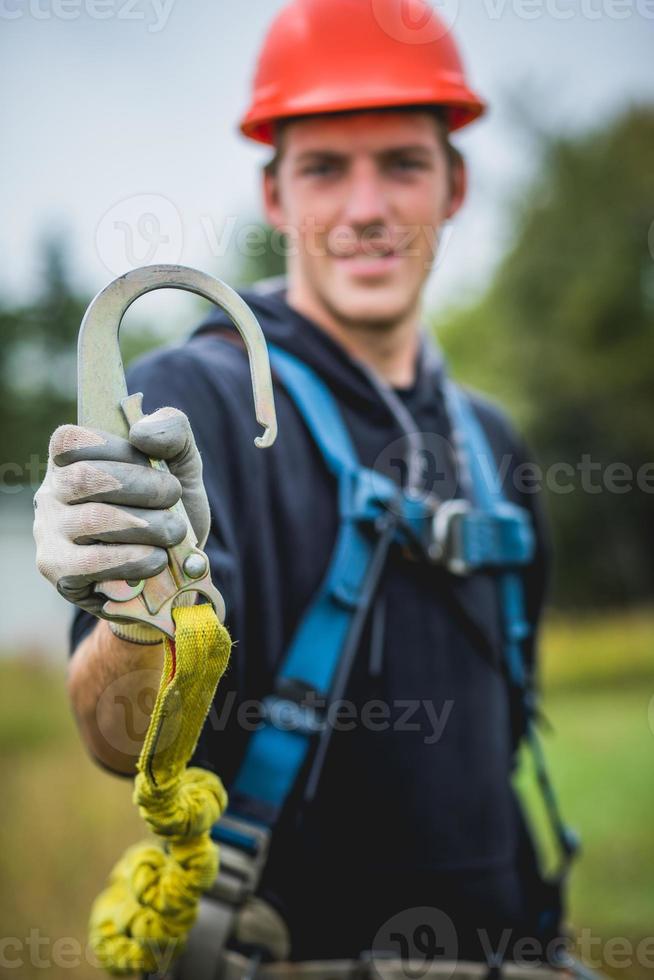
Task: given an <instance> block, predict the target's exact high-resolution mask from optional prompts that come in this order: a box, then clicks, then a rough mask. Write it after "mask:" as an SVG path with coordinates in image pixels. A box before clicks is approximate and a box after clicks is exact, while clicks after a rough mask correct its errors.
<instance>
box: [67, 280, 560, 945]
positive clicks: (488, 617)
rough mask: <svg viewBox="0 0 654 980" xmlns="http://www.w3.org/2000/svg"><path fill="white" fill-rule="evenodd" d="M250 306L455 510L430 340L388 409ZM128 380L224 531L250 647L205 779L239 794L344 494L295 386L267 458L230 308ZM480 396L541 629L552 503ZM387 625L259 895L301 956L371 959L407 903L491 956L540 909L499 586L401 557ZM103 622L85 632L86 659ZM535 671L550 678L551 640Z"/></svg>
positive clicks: (210, 736)
mask: <svg viewBox="0 0 654 980" xmlns="http://www.w3.org/2000/svg"><path fill="white" fill-rule="evenodd" d="M243 295H244V298H245V299H246V300H247V302H248V303H250V305H251V306H252V307H253V309H254V311H255V313H256V314H257V316H258V318H259V320H260V322H261V325H262V327H263V330H264V333H265V335H266V337H267V338H268V339H269V340H270V341H273V342H274V343H276V344H277V345H279V346H281V347H284V348H286V349H288V350H289V351H291V352H292V353H294V354H296V355H297V356H299V357H300V358H302V359H303V360H305V361H306V362H307V363H308V364H309V365H310V366H311V367H313V368H314V369H315V370H316V371H317V372H318V373H319V374H320V376H321V377H322V378H323V379H324V380H325V381H326V383H327V384H328V386H329V388H330V390H331V392H332V393H333V395H334V396H335V397H336V399H337V401H338V404H339V406H340V409H341V411H342V413H343V416H344V419H345V422H346V424H347V427H348V429H349V431H350V433H351V435H352V438H353V440H354V443H355V446H356V448H357V450H358V453H359V456H360V459H361V462H362V463H363V464H365V465H366V466H375V465H376V466H382V467H384V468H385V471H386V472H388V473H389V475H392V476H393V477H394V478H395V479H396V480H398V481H400V482H401V481H402V480H404V479H405V478H406V474H407V469H408V461H407V460H406V458H405V457H406V452H407V446H408V445H409V444H410V442H411V440H408V439H407V436H406V433H405V431H404V430H403V427H402V426H406V422H407V419H408V420H409V421H410V422H411V426H412V427H413V428H414V429H415V430H416V431H418V432H420V433H422V434H423V436H422V438H423V442H424V444H425V445H426V446H427V447H429V450H430V451H431V455H429V453H428V454H427V457H425V458H427V460H428V465H427V467H426V469H427V471H428V477H427V478H428V479H429V480H430V481H431V485H430V486H429V489H430V490H432V491H434V492H435V493H436V494H437V495H438V496H440V497H442V498H449V497H452V496H456V495H458V490H457V479H456V472H455V466H454V463H453V456H452V453H451V452H450V451H449V448H448V447H449V441H448V440H449V437H450V429H449V421H448V418H447V416H446V412H445V407H444V400H443V389H442V385H443V379H444V375H443V367H442V364H441V362H440V360H439V359H438V358H437V357H435V356H433V352H432V351H431V349H430V347H429V344H428V343H427V342H425V344H424V345H423V349H422V351H421V355H420V357H419V361H418V365H417V376H416V380H415V383H414V384H413V385H412V386H411V387H410V388H407V389H394V390H392V391H391V392H390V393H388V392H387V393H386V394H384V392H383V391H381V390H380V387H379V385H378V384H375V383H374V379H372V378H371V376H370V374H369V372H367V371H366V370H365V369H364V368H363V367H362V366H361V365H359V364H357V363H356V362H354V361H353V360H352V359H350V357H349V356H348V355H347V354H346V353H345V352H344V350H343V349H342V348H341V347H340V346H339V345H337V344H336V343H335V342H334V341H332V340H331V339H330V338H329V337H328V336H327V335H326V334H325V333H324V332H323V331H321V330H320V329H319V328H318V327H317V326H316V325H314V324H313V323H311V322H310V321H308V320H307V319H306V318H304V317H302V316H301V315H299V314H298V313H296V312H295V311H293V310H292V309H291V308H289V306H288V305H287V304H286V302H285V298H284V294H283V292H281V291H280V292H273V293H269V294H261V295H259V294H257V293H255V292H248V293H244V294H243ZM235 340H236V342H235ZM128 381H129V387H130V390H131V391H137V390H140V391H143V393H144V411H146V412H150V411H154V410H155V409H156V408H158V407H160V406H162V405H174V406H176V407H178V408H180V409H182V410H183V411H184V412H186V413H187V415H188V416H189V418H190V421H191V425H192V427H193V431H194V433H195V438H196V442H197V445H198V447H199V449H200V452H201V454H202V458H203V465H204V480H205V484H206V489H207V494H208V498H209V503H210V506H211V513H212V527H211V533H210V537H209V540H208V543H207V553H208V555H209V557H210V560H211V566H212V574H213V580H214V582H215V584H216V585H217V587H218V588H219V589H220V591H221V592H222V593H223V595H224V597H225V600H226V605H227V620H226V622H227V625H228V627H229V629H230V632H231V634H232V637H233V638H234V640H236V641H237V643H236V645H235V647H234V650H233V653H232V660H231V665H230V668H229V670H228V673H227V674H226V676H225V677H224V679H223V680H222V682H221V684H220V687H219V690H218V692H217V695H216V699H215V702H214V707H213V709H212V712H211V714H210V716H209V718H208V720H207V722H206V724H205V727H204V730H203V733H202V736H201V738H200V741H199V743H198V747H197V749H196V752H195V755H194V758H193V763H194V764H196V765H201V766H205V767H206V768H209V769H213V770H214V771H216V772H217V773H218V774H219V775H220V776H221V778H222V779H223V781H224V782H225V784H226V786H227V787H228V788H229V785H230V782H231V781H232V780H233V778H234V776H235V774H236V772H237V771H238V766H239V762H240V760H241V758H242V755H243V751H244V748H245V745H246V742H247V738H248V736H249V732H250V731H251V721H249V719H250V720H251V719H252V718H253V717H254V709H253V706H252V705H249V706H248V704H247V702H249V701H258V700H260V699H262V698H264V697H265V696H266V695H267V694H269V693H270V692H271V691H272V688H273V680H274V676H275V670H276V667H277V666H278V665H279V663H280V660H281V658H282V656H283V653H284V651H285V649H286V647H287V645H288V643H289V640H290V638H291V636H292V634H293V631H294V628H295V626H296V625H297V623H298V620H299V618H300V616H301V614H302V612H303V611H304V609H305V608H306V606H307V604H308V602H309V600H310V599H311V597H312V595H313V594H314V592H315V590H316V589H317V587H318V585H319V583H320V581H321V579H322V577H323V574H324V572H325V570H326V567H327V565H328V562H329V559H330V556H331V551H332V547H333V544H334V540H335V535H336V530H337V525H338V515H337V500H336V494H335V485H334V481H333V479H332V477H331V476H330V475H329V473H328V472H327V470H326V467H325V465H324V462H323V460H322V458H321V456H320V454H319V452H318V451H317V449H316V447H315V445H314V443H313V441H312V439H311V437H310V435H309V433H308V431H307V430H306V428H305V426H304V424H303V422H302V421H301V419H300V417H299V415H298V413H297V411H296V409H295V407H294V405H293V404H292V402H291V400H290V399H289V397H288V395H287V394H286V392H285V391H284V389H283V388H282V387H281V385H280V384H278V383H276V384H275V398H276V407H277V415H278V422H279V436H278V439H277V442H276V443H275V445H274V446H273V447H272V448H271V449H268V450H260V449H257V448H256V447H255V446H254V444H253V439H254V437H255V435H257V434H258V433H259V427H258V425H257V423H256V420H255V417H254V411H253V403H252V394H251V389H250V376H249V367H248V361H247V356H246V354H245V350H244V348H243V347H242V345H241V344H240V343H239V342H238V338H237V335H236V333H235V331H234V329H233V327H231V326H229V325H228V321H227V320H226V318H225V317H224V316H223V315H222V314H221V313H220V312H219V311H216V312H215V313H214V314H213V315H212V316H211V317H210V319H209V320H207V321H206V322H205V323H204V324H203V325H202V326H201V327H200V328H199V330H197V331H196V332H195V334H194V335H193V336H192V337H191V338H190V340H188V341H187V342H185V343H184V344H182V345H180V346H176V347H172V348H166V349H162V350H158V351H156V352H155V353H152V354H149V355H148V356H146V357H145V358H143V359H141V360H140V361H139V362H138V363H137V364H136V365H135V366H133V367H132V369H131V370H130V372H129V377H128ZM473 398H474V406H475V411H476V413H477V415H478V417H479V420H480V422H481V424H482V426H483V428H484V430H485V431H486V434H487V437H488V439H489V442H490V445H491V447H492V451H493V453H494V455H495V458H496V461H497V463H498V466H499V467H500V468H501V472H502V473H503V474H504V484H503V485H504V491H505V494H506V495H507V497H508V498H509V499H510V500H513V501H514V502H516V503H518V504H521V505H522V506H525V507H527V508H528V509H529V510H530V511H531V512H532V514H533V516H534V520H535V525H536V532H537V551H536V557H535V560H534V561H533V563H532V565H530V566H529V567H528V568H527V569H526V570H525V571H524V574H523V577H524V581H525V587H526V595H527V606H528V614H529V618H530V621H531V623H532V626H533V628H534V629H535V628H536V624H537V620H538V617H539V614H540V610H541V606H542V602H543V594H544V588H545V581H546V577H547V565H548V557H547V556H548V545H547V542H546V535H545V533H544V530H543V518H542V514H541V508H540V504H539V499H538V495H537V494H535V493H526V494H521V493H519V492H518V491H517V489H516V487H515V486H514V481H513V479H512V475H513V473H514V471H515V469H516V467H517V466H519V465H520V464H521V463H524V462H525V461H526V460H527V459H528V454H527V453H526V450H525V447H524V445H523V443H522V442H521V441H520V439H519V438H518V437H517V436H516V435H515V433H514V432H513V430H512V428H511V427H510V425H509V424H508V422H507V420H506V418H505V417H504V416H503V414H502V413H501V412H500V411H499V410H498V409H497V408H496V407H495V406H494V405H491V404H490V403H489V402H487V401H485V400H482V399H480V398H479V397H477V396H473ZM407 413H408V414H407ZM425 440H426V441H425ZM375 608H376V613H375V616H374V617H370V621H369V623H368V626H367V628H366V630H365V631H364V635H363V638H362V641H361V645H360V649H359V651H358V656H357V659H356V662H355V665H354V668H353V672H352V676H351V679H350V683H349V686H348V690H347V693H346V700H347V702H348V704H347V705H346V706H344V707H343V709H342V714H341V716H340V719H339V723H338V724H337V725H336V730H335V732H334V735H333V738H332V742H331V747H330V750H329V753H328V756H327V760H326V763H325V767H324V770H323V774H322V778H321V782H320V786H319V790H318V793H317V795H316V797H315V799H314V801H313V803H312V804H311V806H310V807H309V808H308V810H306V811H304V812H302V814H301V819H298V814H297V812H296V809H295V800H294V799H293V800H291V803H290V805H289V807H288V810H287V813H286V814H285V815H284V817H283V819H282V822H281V825H280V826H279V828H278V830H277V831H276V834H275V839H274V842H273V847H272V853H271V858H270V861H269V863H268V866H267V870H266V873H265V876H264V880H263V884H262V889H261V891H262V894H263V895H265V896H266V897H267V898H268V899H270V900H271V901H273V902H274V903H275V904H276V905H277V907H278V908H280V909H281V910H282V911H283V913H284V915H285V916H286V918H287V921H288V924H289V926H290V928H291V932H292V937H293V957H294V958H296V959H301V958H315V957H324V956H335V957H339V956H345V955H350V954H354V953H356V952H357V951H358V950H360V949H366V948H370V946H371V945H372V941H373V938H374V935H375V933H376V931H377V929H378V928H379V927H380V926H381V925H382V923H383V922H384V921H385V920H386V919H387V918H388V917H389V916H391V915H392V914H393V913H394V912H397V911H399V910H400V909H402V908H405V907H407V904H408V905H413V906H418V905H425V904H431V905H437V906H438V907H439V908H441V909H444V910H445V911H446V912H447V914H449V915H451V916H453V917H455V918H456V921H457V928H458V929H459V939H460V945H461V946H462V948H463V949H464V950H468V955H475V950H474V948H473V945H474V943H473V939H471V938H470V937H471V936H473V934H474V932H475V930H476V929H478V928H479V927H482V928H484V927H487V928H493V929H495V928H500V927H502V928H505V927H509V928H512V927H513V928H519V927H520V920H521V916H522V915H523V912H524V908H523V906H524V896H523V893H522V890H521V889H522V882H521V871H520V869H518V867H517V858H516V854H517V847H518V835H519V828H518V822H519V821H518V817H517V814H516V808H515V801H514V798H513V795H512V791H511V788H510V773H511V769H512V763H513V756H514V751H515V746H516V738H517V733H518V729H519V719H518V716H517V713H516V712H515V711H514V707H515V706H513V705H512V702H511V698H510V697H509V693H508V686H507V682H506V678H505V676H504V671H503V663H502V638H501V630H500V617H499V607H498V598H497V586H496V582H495V580H494V578H493V576H492V574H486V573H477V574H475V575H473V576H470V577H468V578H461V577H456V576H454V575H452V574H450V573H448V572H446V571H444V570H443V569H442V568H440V567H437V566H434V565H432V564H428V563H427V562H426V561H417V560H411V559H409V558H408V557H407V556H406V554H405V553H403V552H402V551H401V550H400V548H399V547H396V548H393V550H392V551H391V554H390V557H389V560H388V563H387V567H386V569H385V572H384V575H383V578H382V582H381V587H380V590H379V596H378V599H377V602H376V604H375ZM92 623H93V620H92V618H91V617H90V616H89V615H88V614H86V613H83V612H79V613H78V614H77V616H76V619H75V622H74V625H73V635H72V645H73V648H74V647H75V646H76V644H77V643H78V642H79V640H80V639H81V637H82V636H83V635H84V633H85V632H86V631H87V630H88V629H89V628H90V627H91V625H92ZM526 655H527V658H528V660H529V661H531V660H533V642H532V643H531V644H530V645H529V646H528V648H527V650H526ZM248 707H249V708H250V709H251V710H250V711H248V710H247V709H248Z"/></svg>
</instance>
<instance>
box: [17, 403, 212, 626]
mask: <svg viewBox="0 0 654 980" xmlns="http://www.w3.org/2000/svg"><path fill="white" fill-rule="evenodd" d="M147 456H150V457H152V458H153V459H164V460H166V462H167V464H168V467H169V469H170V473H165V472H161V471H160V470H155V469H154V468H153V467H151V466H150V465H149V464H148V461H147V459H146V457H147ZM180 497H181V499H182V502H183V504H184V507H185V508H186V513H187V514H188V517H189V520H190V522H191V524H192V526H193V530H194V531H195V534H196V536H197V539H198V545H199V547H200V548H202V547H204V544H205V542H206V540H207V536H208V534H209V525H210V513H209V503H208V501H207V495H206V491H205V489H204V484H203V483H202V460H201V459H200V454H199V452H198V450H197V447H196V445H195V440H194V438H193V433H192V431H191V426H190V424H189V421H188V418H187V417H186V415H184V413H183V412H180V411H179V410H178V409H175V408H160V409H158V411H156V412H153V413H152V415H146V416H144V417H143V418H142V419H140V420H139V421H138V422H136V423H135V424H134V425H133V426H132V427H131V428H130V432H129V441H127V440H125V439H122V438H120V437H118V436H114V435H108V434H107V433H103V432H100V431H98V430H95V429H88V428H84V427H82V426H77V425H62V426H60V427H59V428H58V429H56V430H55V431H54V433H53V434H52V438H51V439H50V448H49V456H48V468H47V472H46V475H45V479H44V481H43V483H42V484H41V486H40V487H39V489H38V490H37V492H36V495H35V497H34V506H35V517H34V538H35V541H36V551H37V567H38V569H39V571H40V572H41V574H42V575H43V576H44V577H45V578H46V579H48V581H49V582H52V584H53V585H54V586H55V587H56V589H57V591H58V592H60V593H61V595H63V596H64V597H65V598H66V599H68V600H69V601H70V602H73V603H75V604H76V605H78V606H81V607H82V608H83V609H86V610H88V611H89V612H91V613H93V614H94V615H96V616H102V604H103V601H104V600H103V597H102V596H100V595H98V594H97V593H96V592H94V591H93V588H94V585H95V583H96V582H103V581H107V580H111V579H130V580H134V579H136V580H138V579H142V578H149V577H151V576H153V575H156V574H158V572H160V571H162V570H163V569H164V568H165V567H166V564H167V555H166V551H165V549H166V548H169V547H170V546H171V545H174V544H178V543H179V542H180V541H181V540H182V539H183V537H184V535H185V533H186V527H185V525H184V521H183V520H182V519H181V518H180V517H179V516H178V515H176V514H173V513H171V512H170V511H169V510H167V508H169V507H171V506H172V505H173V504H174V503H176V502H177V501H178V500H179V499H180ZM186 596H188V598H186ZM181 598H184V599H185V601H187V602H188V601H193V593H185V594H184V596H182V597H181ZM111 628H112V629H113V631H114V633H116V634H117V635H118V636H120V637H122V638H124V639H130V640H132V641H134V642H139V643H156V642H159V641H160V640H161V639H162V634H161V633H160V632H159V631H158V630H156V629H154V627H152V626H147V625H145V624H144V625H140V624H130V625H125V624H122V623H121V624H118V623H111Z"/></svg>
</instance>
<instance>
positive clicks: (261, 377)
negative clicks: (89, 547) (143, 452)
mask: <svg viewBox="0 0 654 980" xmlns="http://www.w3.org/2000/svg"><path fill="white" fill-rule="evenodd" d="M155 289H184V290H186V291H187V292H191V293H197V295H198V296H203V297H204V298H205V299H208V300H211V302H213V303H215V304H216V305H217V306H219V307H221V309H223V310H224V311H225V312H226V313H227V315H228V316H229V318H230V319H231V320H232V322H233V324H234V326H235V327H236V329H237V330H238V332H239V333H240V335H241V337H242V338H243V341H244V343H245V347H246V350H247V353H248V358H249V362H250V376H251V380H252V392H253V395H254V407H255V414H256V418H257V421H258V422H259V424H260V425H262V426H263V430H264V431H263V433H262V434H261V435H259V436H257V437H256V438H255V440H254V441H255V444H256V445H257V446H259V447H260V448H266V447H268V446H271V445H272V444H273V442H274V441H275V438H276V436H277V418H276V414H275V402H274V397H273V387H272V379H271V376H270V362H269V359H268V350H267V347H266V341H265V338H264V335H263V332H262V330H261V327H260V326H259V323H258V321H257V319H256V317H255V315H254V313H253V312H252V310H251V309H250V307H249V306H248V305H247V303H245V301H244V300H242V299H241V297H240V296H239V295H238V293H236V292H234V290H233V289H231V288H230V287H229V286H228V285H226V283H224V282H221V281H220V280H219V279H215V278H214V277H213V276H209V275H207V274H206V273H204V272H199V271H198V270H196V269H190V268H188V267H186V266H182V265H146V266H143V267H142V268H140V269H133V270H132V271H131V272H128V273H126V275H124V276H119V277H118V278H117V279H114V280H113V282H110V283H109V285H108V286H106V287H105V288H104V289H103V290H101V292H99V293H98V295H97V296H96V297H95V299H93V300H92V301H91V303H90V304H89V307H88V309H87V311H86V313H85V315H84V319H83V320H82V325H81V327H80V332H79V341H78V348H77V416H78V422H79V424H80V425H83V426H87V427H90V428H95V429H101V430H102V431H103V432H107V433H111V434H113V435H117V436H122V437H123V438H125V439H126V438H127V437H128V435H129V429H130V426H131V425H133V424H134V422H137V421H138V420H139V419H140V418H142V417H143V411H142V407H141V404H142V399H143V395H142V394H141V393H140V392H139V393H137V394H134V395H128V393H127V383H126V381H125V371H124V368H123V360H122V357H121V353H120V345H119V333H120V324H121V321H122V319H123V316H124V315H125V312H126V311H127V310H128V309H129V307H130V306H131V305H132V303H133V302H134V301H135V300H136V299H138V298H139V296H143V295H144V293H149V292H152V291H153V290H155ZM150 465H151V466H153V467H154V468H155V469H159V470H167V469H168V467H167V465H166V463H165V462H164V461H163V460H154V459H151V460H150ZM171 510H173V511H175V512H176V513H178V514H179V515H180V516H181V517H182V518H183V519H184V521H185V523H186V528H187V531H186V536H185V538H184V540H183V541H182V542H180V544H177V545H174V546H173V547H171V548H169V549H168V566H167V568H165V569H164V570H163V571H162V572H159V574H157V575H154V576H152V577H151V578H148V579H142V580H141V581H139V582H125V581H112V582H98V583H97V585H96V587H95V588H96V591H97V592H99V593H101V594H103V595H104V596H106V599H107V601H106V602H105V604H104V605H103V607H102V613H103V616H104V617H105V618H107V619H112V620H115V621H119V622H137V623H147V624H149V625H151V626H155V627H156V628H157V629H159V630H161V631H162V632H163V633H166V634H167V635H168V636H170V637H173V636H174V633H175V624H174V621H173V618H172V607H173V602H174V600H175V599H176V597H177V596H179V595H180V594H181V593H182V592H199V593H200V594H201V595H203V596H205V598H207V599H208V600H209V602H211V604H212V605H213V607H214V609H215V611H216V614H217V616H218V618H219V619H220V620H221V622H222V621H223V620H224V617H225V603H224V601H223V598H222V596H221V594H220V592H219V591H218V590H217V589H216V587H215V586H214V585H213V583H212V581H211V573H210V569H209V560H208V558H207V556H206V555H205V553H204V552H203V551H201V550H200V548H198V547H197V538H196V537H195V534H194V532H193V528H192V527H191V523H190V521H189V519H188V515H187V514H186V510H185V509H184V506H183V504H182V502H181V500H180V501H178V502H177V503H176V504H175V505H174V506H173V507H172V508H171Z"/></svg>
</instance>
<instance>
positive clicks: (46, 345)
mask: <svg viewBox="0 0 654 980" xmlns="http://www.w3.org/2000/svg"><path fill="white" fill-rule="evenodd" d="M41 266H42V271H41V274H40V276H39V286H38V288H37V289H36V291H35V296H34V299H33V300H32V301H31V302H30V303H28V304H25V305H22V306H10V305H7V304H5V303H2V301H1V300H0V336H1V337H2V344H1V345H0V428H1V430H2V444H1V446H0V473H1V474H2V480H3V482H4V483H5V484H12V483H13V484H18V483H23V482H26V481H30V482H31V483H32V484H33V487H34V488H35V487H36V485H37V484H38V482H40V478H42V476H43V471H44V468H45V465H46V462H47V446H48V440H49V438H50V435H51V433H52V431H53V429H54V428H55V427H56V426H57V425H60V424H63V423H64V422H74V421H75V418H76V406H75V400H76V383H77V334H78V331H79V327H80V323H81V321H82V317H83V316H84V313H85V311H86V307H87V305H88V303H89V301H90V299H91V297H90V296H80V295H78V293H77V292H76V290H75V289H74V288H73V286H72V284H71V277H70V271H69V264H68V259H67V252H66V246H65V243H64V242H63V241H62V240H61V239H60V238H48V239H46V240H45V241H44V242H43V245H42V254H41ZM160 342H161V338H160V337H159V336H158V335H157V334H155V333H154V332H153V331H152V330H151V329H149V328H148V327H146V326H145V325H141V324H139V327H138V329H136V330H134V329H130V331H129V332H128V335H127V337H126V338H124V340H123V342H122V343H121V347H122V350H123V357H124V359H125V362H126V363H127V362H129V361H130V360H131V359H132V358H133V357H135V356H136V355H137V354H139V353H141V352H143V351H145V350H148V349H149V348H151V347H152V346H154V345H155V344H156V343H160ZM35 460H36V461H37V465H36V466H35V465H34V461H35ZM39 474H40V476H39Z"/></svg>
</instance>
